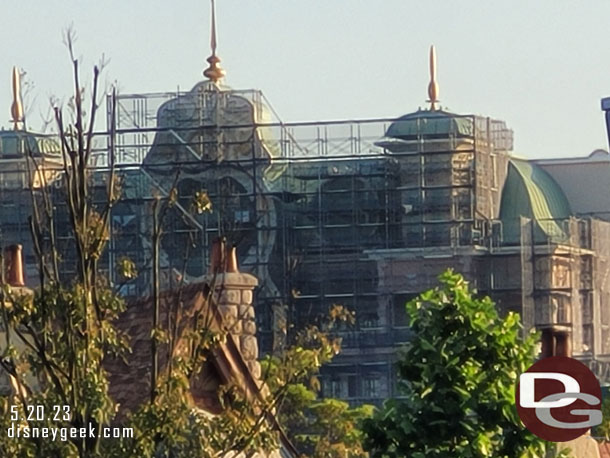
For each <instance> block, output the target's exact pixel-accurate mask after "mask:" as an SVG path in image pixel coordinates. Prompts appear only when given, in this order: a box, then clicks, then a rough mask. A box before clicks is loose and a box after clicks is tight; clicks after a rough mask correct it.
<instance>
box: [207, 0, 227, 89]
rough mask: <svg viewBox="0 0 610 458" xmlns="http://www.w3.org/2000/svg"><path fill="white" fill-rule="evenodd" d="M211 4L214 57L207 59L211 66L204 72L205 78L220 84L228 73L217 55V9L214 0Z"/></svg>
mask: <svg viewBox="0 0 610 458" xmlns="http://www.w3.org/2000/svg"><path fill="white" fill-rule="evenodd" d="M211 4H212V20H211V27H210V48H211V49H212V55H211V56H210V57H208V58H207V61H208V63H209V64H210V65H209V66H208V68H206V69H205V70H204V71H203V76H205V77H206V78H208V79H209V80H210V81H212V82H213V83H218V82H219V81H220V80H221V79H222V78H224V76H225V75H226V72H225V71H224V69H223V68H222V67H221V66H220V57H218V56H217V55H216V47H217V45H218V42H217V40H216V8H215V5H214V0H211Z"/></svg>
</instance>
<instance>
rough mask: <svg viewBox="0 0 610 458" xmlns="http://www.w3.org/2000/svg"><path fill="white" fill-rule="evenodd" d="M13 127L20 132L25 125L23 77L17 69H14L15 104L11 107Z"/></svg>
mask: <svg viewBox="0 0 610 458" xmlns="http://www.w3.org/2000/svg"><path fill="white" fill-rule="evenodd" d="M11 116H12V122H13V127H14V129H15V130H19V124H22V123H23V103H22V102H21V76H20V75H19V70H17V67H13V104H12V105H11Z"/></svg>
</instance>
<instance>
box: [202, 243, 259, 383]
mask: <svg viewBox="0 0 610 458" xmlns="http://www.w3.org/2000/svg"><path fill="white" fill-rule="evenodd" d="M207 282H208V284H209V285H210V288H212V297H213V299H214V300H215V302H216V304H217V306H218V310H219V311H220V314H221V315H222V317H223V322H224V327H225V329H226V330H227V331H228V332H229V333H230V334H231V335H232V336H233V337H234V338H235V341H236V342H237V343H238V345H239V349H240V351H241V354H242V357H243V358H244V361H245V362H246V364H247V365H248V368H249V369H250V372H251V373H252V375H253V376H254V378H256V379H259V378H260V375H261V367H260V364H259V362H258V341H257V339H256V322H255V317H254V306H253V305H252V297H253V291H254V288H256V287H257V286H258V280H257V279H256V277H255V276H253V275H250V274H247V273H242V272H240V271H239V268H238V265H237V252H236V249H235V247H231V248H227V244H226V240H225V239H224V238H222V239H221V238H219V239H216V240H215V241H214V244H213V245H212V252H211V259H210V271H209V274H208V275H207Z"/></svg>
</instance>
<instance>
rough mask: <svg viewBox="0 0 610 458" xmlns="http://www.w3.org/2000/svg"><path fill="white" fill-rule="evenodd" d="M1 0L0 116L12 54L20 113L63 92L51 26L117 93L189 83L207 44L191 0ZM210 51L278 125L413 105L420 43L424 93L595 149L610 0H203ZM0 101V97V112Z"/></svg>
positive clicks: (36, 117)
mask: <svg viewBox="0 0 610 458" xmlns="http://www.w3.org/2000/svg"><path fill="white" fill-rule="evenodd" d="M11 4H12V5H11V6H7V5H5V8H4V9H3V13H2V16H3V20H2V23H3V26H2V28H1V29H0V37H1V38H2V42H3V44H4V46H3V59H2V60H1V64H0V81H1V78H4V79H5V84H0V89H2V90H0V113H5V115H4V118H1V117H0V125H4V126H5V127H6V126H8V125H9V122H8V121H9V118H10V116H9V108H10V101H11V86H10V75H11V67H12V65H15V64H16V65H18V66H19V67H22V68H24V69H25V70H26V71H27V73H28V79H29V80H30V81H32V82H33V83H34V90H33V92H32V94H31V97H30V105H31V107H30V108H29V125H30V127H37V126H40V125H41V120H40V119H41V117H40V113H45V112H46V111H47V107H48V100H49V97H50V96H57V97H59V98H65V97H66V96H67V95H68V94H69V90H70V83H71V80H70V72H71V68H70V63H69V60H68V54H67V51H66V49H65V47H64V45H63V44H62V31H63V30H64V29H65V28H66V27H67V26H68V25H70V24H73V26H74V28H75V30H76V32H77V35H78V41H77V44H76V46H77V51H78V54H79V55H81V56H82V57H83V59H84V65H85V67H84V69H86V70H87V71H88V70H89V68H90V66H91V65H92V64H93V63H95V62H96V61H97V60H98V59H99V58H100V56H101V55H102V54H104V55H105V56H106V57H107V59H109V64H108V66H107V67H106V71H105V80H106V81H107V82H112V81H117V82H118V84H119V88H120V90H121V91H122V92H125V93H136V92H162V91H172V90H175V89H176V88H177V87H180V88H181V89H189V88H190V87H191V86H193V85H194V84H195V83H196V82H197V81H199V80H201V79H202V78H203V77H202V76H201V72H202V70H203V69H204V68H205V58H206V57H207V56H208V55H209V2H208V1H206V0H197V1H195V0H176V1H174V2H170V1H169V0H99V1H95V2H94V1H93V0H44V1H43V0H29V1H24V2H16V1H14V2H11ZM217 9H218V32H219V55H220V57H221V58H222V59H223V66H224V67H225V69H226V70H227V80H226V82H227V84H229V85H231V86H232V87H234V88H257V89H261V90H262V91H263V92H264V93H265V95H266V97H267V98H268V99H269V100H270V102H271V104H272V105H273V107H274V108H275V110H276V111H277V112H278V113H279V115H280V116H281V118H282V120H284V121H302V120H316V119H320V120H330V119H344V118H372V117H391V116H399V115H401V114H404V113H408V112H411V111H414V110H416V109H417V108H418V107H419V106H422V107H423V106H425V99H426V87H427V82H428V68H427V55H428V47H429V46H430V44H432V43H433V44H435V45H436V48H437V57H438V80H439V84H440V99H441V103H442V105H443V106H444V107H446V108H448V109H450V110H452V111H455V112H458V113H475V114H481V115H486V116H492V117H494V118H498V119H503V120H505V121H507V123H508V124H509V125H510V126H511V127H512V128H513V129H514V131H515V149H516V152H517V153H518V154H520V155H522V156H526V157H559V156H580V155H586V154H589V153H590V152H591V151H592V150H593V149H596V148H600V147H603V148H606V149H607V147H608V146H607V137H606V132H605V127H604V122H603V116H602V112H601V111H600V98H601V97H603V96H606V95H608V96H610V40H609V39H608V37H609V36H610V34H609V33H608V32H609V30H608V29H609V27H608V18H610V2H608V1H606V0H587V1H586V2H575V1H567V0H537V1H535V2H532V1H525V0H511V1H510V2H509V1H503V2H499V1H485V2H484V1H466V0H464V1H459V2H458V1H449V0H442V1H441V0H430V1H421V0H420V1H414V0H375V1H373V0H369V1H364V0H299V1H297V0H217ZM2 107H6V108H5V109H3V108H2Z"/></svg>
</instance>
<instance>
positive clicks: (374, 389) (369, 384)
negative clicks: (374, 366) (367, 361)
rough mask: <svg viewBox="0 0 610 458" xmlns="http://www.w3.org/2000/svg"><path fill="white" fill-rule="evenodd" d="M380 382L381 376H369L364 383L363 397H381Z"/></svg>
mask: <svg viewBox="0 0 610 458" xmlns="http://www.w3.org/2000/svg"><path fill="white" fill-rule="evenodd" d="M379 388H380V380H379V376H377V375H376V376H368V377H365V378H364V379H363V381H362V395H363V396H364V397H365V398H369V399H372V398H378V397H380V393H379V391H380V389H379Z"/></svg>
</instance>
